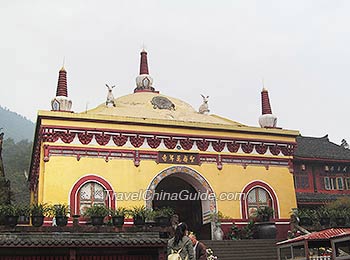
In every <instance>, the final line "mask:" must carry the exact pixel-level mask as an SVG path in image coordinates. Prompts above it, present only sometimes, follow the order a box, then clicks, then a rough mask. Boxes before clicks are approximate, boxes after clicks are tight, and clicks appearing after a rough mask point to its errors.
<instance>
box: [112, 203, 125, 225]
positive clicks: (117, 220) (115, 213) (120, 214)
mask: <svg viewBox="0 0 350 260" xmlns="http://www.w3.org/2000/svg"><path fill="white" fill-rule="evenodd" d="M127 214H128V210H127V209H126V208H124V207H118V208H116V209H110V215H111V216H112V223H113V226H116V227H121V226H123V225H124V218H125V216H126V215H127Z"/></svg>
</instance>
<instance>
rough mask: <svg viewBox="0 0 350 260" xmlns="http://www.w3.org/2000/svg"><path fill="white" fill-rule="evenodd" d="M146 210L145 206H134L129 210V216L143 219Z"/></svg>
mask: <svg viewBox="0 0 350 260" xmlns="http://www.w3.org/2000/svg"><path fill="white" fill-rule="evenodd" d="M147 211H148V210H147V209H146V207H145V206H134V207H133V208H132V209H131V210H130V215H131V216H132V217H133V218H135V217H140V218H143V219H145V218H146V217H147Z"/></svg>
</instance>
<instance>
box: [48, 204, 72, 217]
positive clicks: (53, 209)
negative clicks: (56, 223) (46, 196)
mask: <svg viewBox="0 0 350 260" xmlns="http://www.w3.org/2000/svg"><path fill="white" fill-rule="evenodd" d="M48 212H49V216H50V217H67V216H68V214H69V207H68V205H67V204H55V205H51V206H49V209H48Z"/></svg>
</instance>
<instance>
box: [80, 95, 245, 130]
mask: <svg viewBox="0 0 350 260" xmlns="http://www.w3.org/2000/svg"><path fill="white" fill-rule="evenodd" d="M114 104H115V106H107V105H106V104H101V105H99V106H98V107H96V108H94V109H91V110H88V111H87V112H85V113H87V114H95V115H106V116H118V117H133V118H143V119H146V118H147V119H160V120H174V121H182V122H198V123H213V124H225V125H241V124H240V123H237V122H235V121H231V120H229V119H226V118H222V117H219V116H216V115H207V114H200V113H199V112H197V111H196V110H195V109H194V108H193V107H192V106H191V105H189V104H187V103H186V102H184V101H182V100H179V99H176V98H173V97H168V96H165V95H162V94H159V93H157V92H136V93H133V94H130V95H126V96H122V97H119V98H116V99H114Z"/></svg>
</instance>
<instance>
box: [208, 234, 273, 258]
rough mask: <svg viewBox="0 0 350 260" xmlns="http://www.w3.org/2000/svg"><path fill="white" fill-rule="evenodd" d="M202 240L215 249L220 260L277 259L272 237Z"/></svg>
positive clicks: (215, 253)
mask: <svg viewBox="0 0 350 260" xmlns="http://www.w3.org/2000/svg"><path fill="white" fill-rule="evenodd" d="M202 242H203V243H204V244H205V245H206V246H207V248H211V249H212V250H213V251H214V255H216V256H218V260H253V259H254V260H257V259H258V260H277V247H276V241H275V240H271V239H251V240H222V241H215V240H202Z"/></svg>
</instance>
